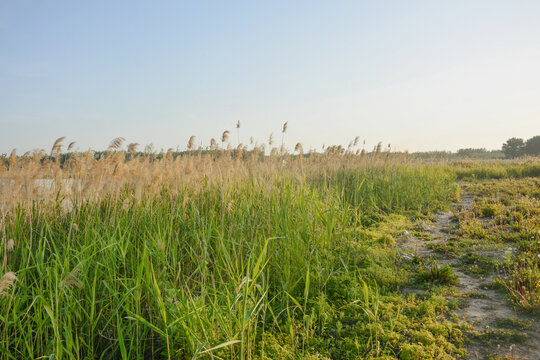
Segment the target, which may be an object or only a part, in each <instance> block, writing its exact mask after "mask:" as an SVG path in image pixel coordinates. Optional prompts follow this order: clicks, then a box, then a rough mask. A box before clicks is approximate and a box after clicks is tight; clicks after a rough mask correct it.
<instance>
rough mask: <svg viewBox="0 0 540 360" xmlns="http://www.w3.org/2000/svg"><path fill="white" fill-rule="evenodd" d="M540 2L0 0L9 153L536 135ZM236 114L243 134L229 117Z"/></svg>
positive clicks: (0, 86)
mask: <svg viewBox="0 0 540 360" xmlns="http://www.w3.org/2000/svg"><path fill="white" fill-rule="evenodd" d="M539 19H540V1H536V0H529V1H522V0H512V1H510V0H507V1H497V0H490V1H483V0H466V1H461V0H458V1H432V0H431V1H414V0H411V1H401V0H398V1H385V0H381V1H359V0H355V1H339V0H336V1H327V0H326V1H317V0H309V1H304V0H296V1H292V0H288V1H280V0H275V1H234V0H230V1H206V0H198V1H180V0H177V1H159V0H156V1H136V0H131V1H121V0H115V1H100V0H93V1H72V0H71V1H60V0H50V1H42V0H40V1H38V0H35V1H30V0H0V154H1V153H8V152H10V151H11V150H12V149H14V148H16V149H17V153H19V154H21V153H23V152H26V151H29V150H33V149H40V148H43V149H47V150H48V149H50V147H51V146H52V143H53V142H54V140H55V139H56V138H58V137H60V136H66V137H67V138H66V142H71V141H76V146H75V148H76V149H78V150H81V151H85V150H88V149H89V148H91V149H94V150H102V149H105V148H106V147H107V146H108V144H109V143H110V141H111V140H112V139H113V138H116V137H119V136H121V137H124V138H125V139H126V143H128V142H137V143H140V144H141V148H142V147H144V146H145V145H146V144H152V145H153V147H154V149H156V150H157V151H159V150H160V149H165V150H166V149H168V148H175V149H176V148H179V149H185V148H186V146H187V143H188V139H189V138H190V136H192V135H194V136H196V144H197V145H202V146H207V145H208V143H209V141H210V138H212V137H214V138H216V139H218V138H220V136H221V133H222V132H223V131H224V130H230V131H231V142H232V145H236V144H237V143H238V140H240V142H242V143H248V142H249V138H250V137H251V136H252V137H253V138H255V139H256V140H257V141H258V142H259V143H262V142H267V140H268V137H269V135H270V134H271V133H273V134H274V137H275V138H276V139H278V142H280V141H281V128H282V124H283V123H285V122H286V121H288V130H287V132H286V133H285V134H284V139H285V143H286V145H287V146H288V147H289V148H290V149H292V148H293V147H294V144H296V143H297V142H301V143H302V144H303V147H304V149H310V148H313V149H319V150H320V149H321V147H322V145H323V144H326V145H329V144H343V145H347V144H348V143H349V142H350V141H351V140H352V139H354V137H356V136H359V137H360V139H361V144H363V142H364V141H365V145H362V146H365V147H366V149H367V150H370V149H371V148H373V146H374V145H375V144H377V143H378V142H379V141H381V142H383V144H391V147H392V149H394V150H401V151H403V150H408V151H428V150H450V151H455V150H457V149H460V148H469V147H475V148H487V149H499V148H500V147H501V145H502V143H503V142H504V141H506V140H507V139H508V138H510V137H514V136H515V137H520V138H524V139H527V138H530V137H532V136H534V135H540V21H539ZM237 121H240V123H241V127H240V129H239V139H238V134H237V132H236V128H235V124H236V122H237Z"/></svg>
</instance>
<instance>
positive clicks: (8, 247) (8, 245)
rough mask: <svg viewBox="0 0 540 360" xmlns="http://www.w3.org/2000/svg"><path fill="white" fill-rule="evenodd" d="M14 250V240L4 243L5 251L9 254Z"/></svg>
mask: <svg viewBox="0 0 540 360" xmlns="http://www.w3.org/2000/svg"><path fill="white" fill-rule="evenodd" d="M14 248H15V240H13V239H9V240H8V241H7V243H6V250H7V251H8V252H11V251H13V249H14Z"/></svg>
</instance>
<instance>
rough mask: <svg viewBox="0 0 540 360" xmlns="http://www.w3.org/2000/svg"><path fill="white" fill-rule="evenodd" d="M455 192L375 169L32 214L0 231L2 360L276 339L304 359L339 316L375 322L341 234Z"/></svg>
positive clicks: (185, 349)
mask: <svg viewBox="0 0 540 360" xmlns="http://www.w3.org/2000/svg"><path fill="white" fill-rule="evenodd" d="M453 180H454V175H452V173H451V172H450V171H448V170H444V169H442V168H440V167H427V166H388V167H382V166H381V167H377V166H374V167H368V168H365V169H363V170H345V169H344V170H340V171H338V172H334V173H328V174H326V175H324V176H320V177H313V178H305V177H298V176H290V175H287V174H286V173H283V174H279V175H276V176H275V177H274V178H267V179H262V178H256V177H249V178H246V179H244V180H241V181H235V182H233V183H219V184H217V185H208V184H207V185H203V188H202V189H197V190H195V189H191V188H183V189H180V190H179V191H177V190H175V191H170V189H167V188H163V190H162V191H161V192H160V193H159V195H154V196H151V197H143V199H142V200H140V201H138V200H136V196H134V190H133V189H129V188H127V189H126V191H125V193H123V194H122V196H121V198H120V199H116V198H115V199H113V198H105V199H102V200H99V201H97V202H92V201H82V202H80V203H76V204H75V206H74V207H73V210H72V211H71V212H65V210H63V209H62V207H61V206H60V205H59V204H60V203H61V200H62V199H58V202H57V206H53V207H48V206H45V205H43V204H40V203H39V202H34V205H33V206H32V207H31V208H20V209H19V210H18V211H17V212H16V213H14V214H13V216H9V217H6V218H5V220H4V221H5V230H4V232H5V233H4V234H3V237H4V239H11V238H13V239H14V240H15V248H14V250H12V251H9V250H7V249H6V248H5V247H4V246H2V247H0V259H1V260H3V264H4V266H3V268H2V272H1V273H0V275H1V274H3V273H6V272H8V271H13V272H15V273H16V274H17V277H18V281H17V282H16V284H15V286H14V288H13V289H12V290H10V291H9V294H8V295H7V296H0V333H1V337H0V354H1V356H2V358H11V359H21V358H55V359H74V358H103V359H136V358H140V359H142V358H155V359H191V358H216V359H217V358H238V359H251V358H264V357H265V356H269V355H265V354H267V353H268V352H272V351H275V348H274V347H275V344H271V343H269V339H282V340H280V341H283V342H286V343H287V344H290V345H291V346H292V347H293V348H295V349H298V351H300V352H301V353H302V352H303V353H304V354H306V356H307V354H309V353H310V351H311V350H310V347H309V346H310V345H309V344H310V341H309V340H310V339H312V338H314V337H316V336H318V335H320V334H321V333H322V332H324V329H325V326H326V324H327V323H328V319H329V318H331V317H332V316H336V311H339V310H337V309H339V308H340V306H344V305H345V304H348V303H353V304H355V303H356V301H357V300H358V299H360V300H358V301H361V304H364V305H362V306H363V307H362V308H363V309H364V312H365V314H367V315H369V316H368V317H367V318H366V319H367V320H366V321H367V322H369V321H375V320H376V319H375V318H376V317H377V316H378V315H377V306H378V305H377V304H378V303H377V299H378V296H379V295H378V290H377V289H378V286H377V284H376V283H374V282H373V281H369V280H368V278H366V277H365V276H364V275H365V271H364V272H362V271H361V268H362V266H363V265H362V262H361V261H359V258H358V253H355V252H354V251H352V250H351V249H352V248H351V246H349V245H348V244H350V243H351V242H352V243H355V242H359V241H361V240H360V238H359V237H358V236H357V233H356V231H351V229H353V230H355V229H358V228H362V227H365V226H368V225H370V224H372V223H374V222H377V221H379V220H380V219H382V216H384V215H385V214H388V213H403V212H423V213H426V212H429V211H433V210H438V209H442V208H445V207H447V206H448V204H449V203H450V201H451V200H452V199H453V198H454V197H455V194H456V188H455V186H454V185H453ZM385 256H391V254H390V253H389V254H387V255H385ZM366 281H367V282H366ZM355 289H357V290H355ZM390 290H391V289H390ZM398 315H399V314H398ZM370 319H371V320H370ZM369 336H371V335H369ZM370 341H371V340H370ZM377 341H382V340H377ZM366 344H368V343H367V340H366ZM370 344H371V345H369V346H379V345H376V344H375V343H370ZM374 344H375V345H374ZM365 346H368V345H365ZM393 346H397V347H399V345H393ZM379 350H380V349H379ZM392 351H399V348H397V350H396V349H394V350H392Z"/></svg>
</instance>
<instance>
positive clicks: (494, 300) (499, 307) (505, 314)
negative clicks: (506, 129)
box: [398, 195, 540, 360]
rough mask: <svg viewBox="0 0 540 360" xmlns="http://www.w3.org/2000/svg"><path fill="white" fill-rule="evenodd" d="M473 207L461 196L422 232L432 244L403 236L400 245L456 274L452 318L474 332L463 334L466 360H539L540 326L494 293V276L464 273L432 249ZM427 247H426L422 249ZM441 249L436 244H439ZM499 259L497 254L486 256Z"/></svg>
mask: <svg viewBox="0 0 540 360" xmlns="http://www.w3.org/2000/svg"><path fill="white" fill-rule="evenodd" d="M472 204H473V196H471V195H465V196H463V197H462V200H461V202H460V203H457V204H454V210H453V211H452V212H438V213H437V214H436V217H435V222H434V224H433V225H430V226H426V228H425V231H426V232H428V233H429V234H430V236H431V241H425V240H421V239H419V238H416V237H414V236H410V235H409V236H405V237H404V238H403V239H402V241H401V242H400V243H399V245H398V246H399V247H400V248H402V249H406V250H411V251H413V252H414V253H416V255H417V256H420V257H422V258H432V259H434V260H435V262H436V263H437V265H438V266H439V267H442V266H445V265H449V266H451V267H452V268H453V270H454V274H455V275H457V276H458V282H459V283H458V285H457V286H456V288H457V290H458V291H459V292H460V293H461V295H462V297H461V298H460V299H465V301H462V302H461V304H462V306H460V309H459V310H457V311H456V314H457V315H458V316H459V317H460V318H461V319H463V320H464V321H466V322H468V323H469V324H471V325H472V327H473V329H474V331H471V333H470V334H468V337H469V339H470V343H469V345H468V350H469V356H468V359H497V358H499V359H531V360H539V359H540V324H539V323H538V321H536V322H535V321H534V319H531V318H528V317H527V315H524V314H521V313H519V312H518V311H517V310H516V309H515V308H514V307H513V306H512V304H511V302H510V301H509V300H508V299H507V297H506V294H505V293H504V292H503V291H501V290H497V289H494V288H493V286H492V284H493V281H494V280H495V278H496V277H497V274H496V273H495V271H491V272H489V270H488V272H489V274H488V275H485V276H479V275H473V274H467V273H465V272H464V271H462V268H461V267H460V266H459V257H452V256H448V255H444V254H440V253H439V252H435V251H434V250H432V248H433V247H434V246H433V245H435V247H436V245H443V246H445V245H446V243H447V241H448V240H449V239H450V238H451V237H454V238H455V237H456V236H457V233H458V230H459V224H458V223H457V221H455V216H454V215H455V214H458V213H459V212H461V211H469V210H470V209H471V207H472ZM428 244H430V246H427V245H428ZM439 248H441V246H439ZM467 250H468V252H470V253H472V254H475V255H484V256H485V255H486V253H485V252H480V251H478V250H476V249H474V248H470V249H467ZM489 255H490V256H491V257H494V258H499V259H500V258H501V256H502V255H503V254H501V253H498V254H497V253H491V254H489Z"/></svg>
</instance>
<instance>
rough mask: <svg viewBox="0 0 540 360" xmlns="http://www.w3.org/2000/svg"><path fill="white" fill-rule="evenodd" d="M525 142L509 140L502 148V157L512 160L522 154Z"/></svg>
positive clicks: (514, 139)
mask: <svg viewBox="0 0 540 360" xmlns="http://www.w3.org/2000/svg"><path fill="white" fill-rule="evenodd" d="M524 150H525V142H524V141H523V139H518V138H515V137H513V138H510V139H508V140H506V142H505V143H504V144H503V146H502V151H503V153H504V156H506V157H507V158H510V159H513V158H516V157H519V156H522V155H523V154H524Z"/></svg>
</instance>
